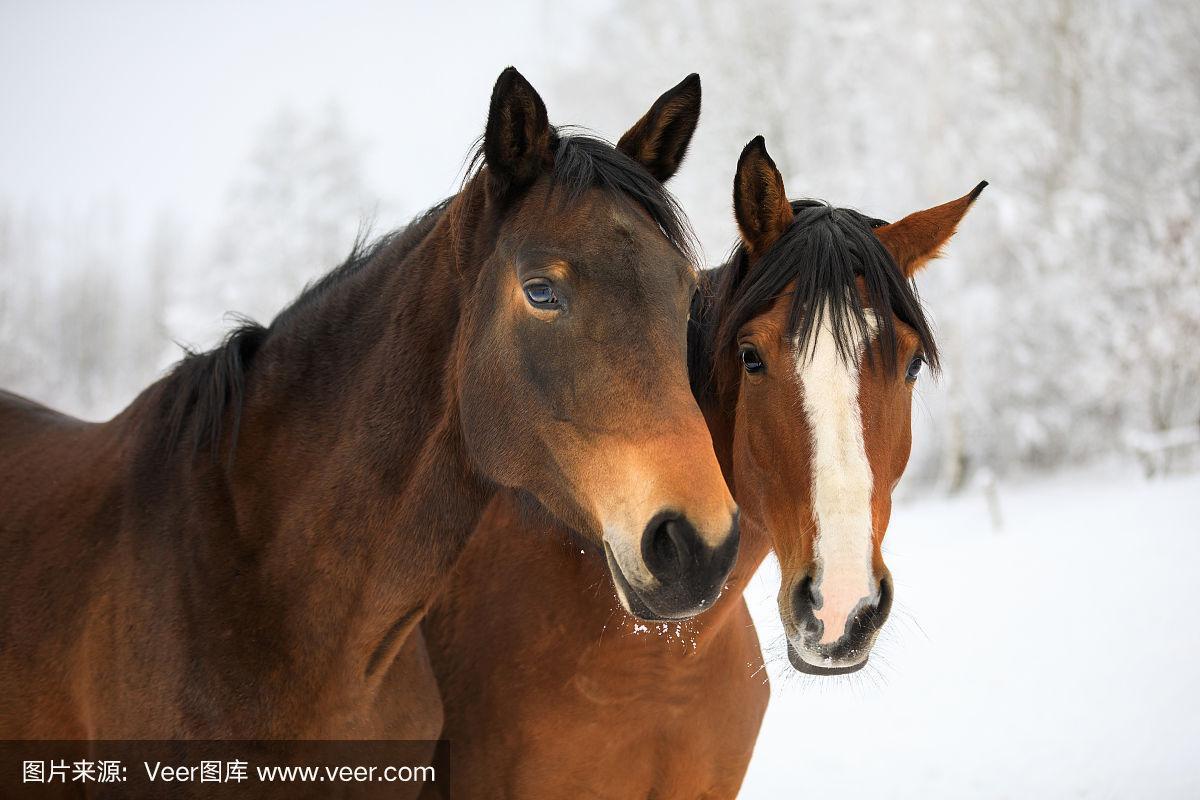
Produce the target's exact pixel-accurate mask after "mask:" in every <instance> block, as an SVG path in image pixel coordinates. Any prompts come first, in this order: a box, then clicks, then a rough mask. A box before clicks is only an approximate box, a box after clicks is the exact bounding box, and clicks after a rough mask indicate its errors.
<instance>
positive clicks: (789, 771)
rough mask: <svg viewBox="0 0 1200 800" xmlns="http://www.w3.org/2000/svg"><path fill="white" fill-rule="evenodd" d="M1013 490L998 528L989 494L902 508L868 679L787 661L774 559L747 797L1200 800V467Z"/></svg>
mask: <svg viewBox="0 0 1200 800" xmlns="http://www.w3.org/2000/svg"><path fill="white" fill-rule="evenodd" d="M999 499H1000V512H1001V519H1002V525H1001V527H1000V528H999V529H996V528H995V527H994V526H993V525H992V523H991V522H990V520H989V514H988V510H987V505H986V502H985V499H984V497H983V495H982V494H980V493H971V494H968V495H965V496H962V497H959V498H954V499H949V500H947V499H944V498H940V499H932V500H915V501H913V502H908V503H903V504H897V506H896V508H895V511H894V513H893V519H892V525H891V529H890V530H889V533H888V538H887V540H886V542H885V548H886V550H885V553H886V560H887V562H888V565H889V567H890V568H891V570H892V574H893V576H894V578H895V582H896V607H895V609H894V610H893V613H892V619H891V620H890V621H889V622H888V627H887V629H886V631H885V633H884V634H883V636H882V637H881V640H880V642H879V644H878V645H877V648H876V652H875V654H873V655H872V658H871V664H870V665H868V667H867V669H865V670H864V671H863V672H860V673H858V674H857V675H852V676H847V677H843V678H824V679H818V678H813V677H808V676H804V675H801V674H799V673H795V672H792V671H790V668H789V667H788V665H787V661H786V657H785V655H784V651H783V638H782V630H781V628H780V625H779V621H778V616H777V612H776V608H775V591H776V589H777V587H778V570H777V568H776V567H775V565H774V563H773V562H772V563H770V564H768V565H767V566H765V567H764V569H763V570H762V571H761V572H760V573H759V575H758V576H757V577H756V578H755V581H754V583H753V584H752V586H751V588H750V591H749V592H748V593H747V597H748V599H749V600H750V604H751V609H752V612H753V614H754V617H755V620H756V622H757V624H758V629H759V635H760V637H761V638H762V641H763V644H764V649H765V650H766V652H767V654H768V659H769V662H770V663H769V670H770V675H771V681H772V698H771V706H770V709H769V711H768V712H767V717H766V720H765V722H764V724H763V730H762V735H761V736H760V738H759V741H758V746H757V749H756V751H755V754H754V760H753V762H752V763H751V765H750V771H749V774H748V775H747V778H746V782H745V785H744V788H743V791H742V795H741V796H742V797H745V798H782V797H808V798H818V797H845V798H850V797H889V798H890V797H922V798H927V797H953V798H963V797H988V798H992V797H997V798H998V797H1013V798H1031V797H1039V798H1040V797H1052V798H1063V797H1098V798H1108V797H1122V798H1123V797H1135V798H1148V797H1155V798H1161V797H1200V635H1198V632H1200V619H1198V613H1200V596H1198V594H1200V581H1198V580H1197V576H1200V476H1197V475H1193V476H1183V477H1174V478H1168V479H1165V480H1158V481H1152V482H1146V481H1144V480H1143V479H1141V478H1139V477H1136V476H1113V475H1112V474H1108V475H1103V476H1095V475H1088V474H1075V475H1073V476H1069V477H1064V478H1054V479H1047V480H1042V481H1039V482H1031V483H1027V484H1024V485H1020V486H1008V487H1004V486H1002V487H1001V488H1000V490H999Z"/></svg>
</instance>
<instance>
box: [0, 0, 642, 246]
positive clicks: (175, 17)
mask: <svg viewBox="0 0 1200 800" xmlns="http://www.w3.org/2000/svg"><path fill="white" fill-rule="evenodd" d="M601 7H602V5H601ZM590 8H592V9H593V11H592V12H590V13H593V14H594V13H598V12H597V11H595V9H596V8H597V6H596V5H594V4H593V5H591V6H590ZM568 13H569V15H570V16H568ZM547 14H550V15H557V16H551V17H550V19H546V17H545V15H547ZM584 17H586V15H584ZM584 22H585V19H584V18H581V17H580V15H579V13H578V12H577V11H575V10H571V11H570V12H567V11H563V10H561V7H558V8H557V9H556V6H555V5H554V4H551V3H547V2H545V0H522V1H520V2H511V0H509V1H508V2H498V3H465V2H444V1H443V2H424V3H422V2H391V3H385V2H367V1H366V0H356V1H355V2H337V3H308V2H280V1H278V0H272V1H270V2H224V0H221V1H220V2H213V1H211V0H208V1H206V2H189V3H183V2H166V1H164V2H150V1H149V0H144V1H142V2H138V1H136V0H121V1H120V2H116V1H114V0H92V1H91V2H74V1H73V0H71V1H67V0H49V1H47V0H29V1H26V2H14V0H0V108H2V109H3V113H0V201H6V202H9V203H15V204H17V206H18V207H20V206H23V205H26V204H30V205H34V206H36V207H38V208H42V209H45V210H49V211H51V212H54V211H56V210H71V209H78V208H86V207H89V206H92V205H96V204H103V205H105V206H109V205H115V206H116V207H117V208H119V209H120V210H121V212H122V214H123V217H124V219H125V224H126V226H127V227H129V228H131V229H133V230H134V231H137V230H138V229H140V228H141V227H142V226H143V225H145V224H146V223H147V222H148V221H149V220H150V219H151V218H153V216H154V215H155V214H156V213H157V212H158V211H159V210H162V209H169V210H171V211H172V212H174V213H175V214H176V215H177V216H179V217H180V218H181V220H182V221H184V222H185V224H188V226H189V227H193V229H195V226H199V225H203V224H206V223H208V222H210V221H211V220H212V219H213V218H214V217H215V212H216V210H217V209H218V208H219V205H220V203H221V202H222V199H223V197H224V196H225V194H224V193H225V192H226V190H227V188H228V186H229V185H230V183H231V182H232V180H233V178H234V176H235V175H236V173H237V171H238V169H239V168H240V167H241V166H242V164H243V163H244V162H245V159H246V157H247V156H248V154H249V152H250V149H251V146H252V144H253V142H254V139H255V135H256V133H257V132H258V131H259V130H260V129H261V128H262V126H263V124H264V123H265V121H266V120H267V119H269V118H270V117H272V116H273V115H274V114H275V113H276V112H277V111H278V110H279V109H280V108H282V107H285V106H286V107H291V108H294V109H299V110H302V111H303V110H314V109H317V108H319V107H321V106H323V105H326V104H328V103H330V102H334V103H336V104H337V105H338V106H339V107H340V109H341V110H342V112H343V114H344V118H345V123H346V127H347V128H348V130H349V131H350V133H351V134H352V135H353V136H355V137H358V138H359V139H362V140H365V142H366V144H367V147H366V148H365V163H366V165H367V168H368V173H369V178H370V180H371V183H372V185H374V186H375V187H377V188H378V189H379V190H380V191H381V192H382V193H383V194H384V195H385V198H386V200H388V201H389V204H390V205H395V206H396V207H397V208H399V209H400V210H402V211H403V212H405V213H410V212H414V211H417V210H419V209H421V208H424V207H425V206H427V205H430V204H432V203H433V202H435V201H436V200H438V199H440V198H441V197H443V196H445V195H446V194H447V193H449V192H450V191H452V189H453V187H454V185H455V183H456V179H457V177H458V171H459V167H460V166H461V163H462V159H463V156H464V154H465V153H466V151H467V150H468V148H469V147H470V145H471V143H472V142H473V141H474V139H475V137H476V136H478V135H479V133H480V132H481V131H482V128H483V122H484V119H485V117H486V112H487V102H488V96H489V93H490V91H491V86H492V83H493V81H494V80H495V78H496V76H497V75H498V74H499V72H500V70H501V69H503V68H504V67H505V66H507V65H508V64H510V63H511V64H515V65H516V66H517V67H518V68H519V69H521V70H522V72H523V73H525V75H526V76H527V77H529V78H530V80H531V81H532V82H533V83H534V85H535V86H538V87H539V89H540V90H541V91H542V92H543V96H546V99H547V104H548V105H549V106H550V107H551V108H553V107H554V106H553V98H552V97H551V96H549V95H548V93H547V92H548V91H549V90H551V88H552V82H551V81H550V79H549V78H550V76H549V74H548V73H549V71H550V70H551V69H552V68H553V66H552V61H551V59H549V58H547V57H546V54H547V53H548V52H551V51H552V52H553V53H554V55H555V58H556V59H557V61H556V62H553V63H559V64H561V63H563V60H564V56H567V57H568V58H569V52H570V50H571V47H570V42H566V41H563V38H562V36H563V30H564V29H565V30H567V31H568V32H569V31H571V30H582V28H583V26H584ZM551 30H555V31H556V32H557V33H556V35H555V36H553V37H550V34H549V32H550V31H551ZM548 38H553V41H547V39H548ZM552 116H553V114H552ZM609 133H610V135H614V134H612V132H609ZM616 133H619V132H616Z"/></svg>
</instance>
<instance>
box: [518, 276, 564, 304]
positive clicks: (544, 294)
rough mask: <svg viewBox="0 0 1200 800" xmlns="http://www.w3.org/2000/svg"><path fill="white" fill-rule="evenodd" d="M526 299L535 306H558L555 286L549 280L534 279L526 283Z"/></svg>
mask: <svg viewBox="0 0 1200 800" xmlns="http://www.w3.org/2000/svg"><path fill="white" fill-rule="evenodd" d="M525 299H527V300H528V301H529V303H530V305H532V306H533V307H534V308H555V307H557V306H558V295H557V294H555V293H554V287H553V286H551V285H550V284H549V282H547V281H543V280H534V281H530V282H529V283H527V284H525Z"/></svg>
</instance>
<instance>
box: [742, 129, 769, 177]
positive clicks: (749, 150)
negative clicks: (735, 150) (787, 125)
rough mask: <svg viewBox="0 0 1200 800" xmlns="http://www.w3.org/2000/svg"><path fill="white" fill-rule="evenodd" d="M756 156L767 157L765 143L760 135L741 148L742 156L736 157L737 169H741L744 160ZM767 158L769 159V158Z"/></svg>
mask: <svg viewBox="0 0 1200 800" xmlns="http://www.w3.org/2000/svg"><path fill="white" fill-rule="evenodd" d="M756 154H762V155H767V143H766V140H765V139H764V138H763V137H762V134H759V135H758V136H755V137H754V138H753V139H751V140H750V141H748V142H746V146H745V147H743V148H742V154H741V155H740V156H738V168H739V169H740V168H741V166H742V164H744V163H745V162H746V159H748V158H749V157H750V156H752V155H756ZM767 157H768V158H770V156H767Z"/></svg>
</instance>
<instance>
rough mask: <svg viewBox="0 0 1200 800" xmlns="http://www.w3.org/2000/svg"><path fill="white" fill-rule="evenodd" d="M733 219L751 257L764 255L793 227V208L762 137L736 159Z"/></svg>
mask: <svg viewBox="0 0 1200 800" xmlns="http://www.w3.org/2000/svg"><path fill="white" fill-rule="evenodd" d="M733 215H734V217H735V218H736V219H737V224H738V230H740V231H741V234H742V241H743V242H745V244H746V249H747V250H749V252H750V255H751V256H752V257H757V256H761V255H762V254H763V253H765V252H766V251H767V249H768V248H769V247H770V246H771V245H773V244H775V240H777V239H778V238H779V237H780V236H782V235H783V232H784V231H786V230H787V229H788V226H789V225H791V224H792V218H793V216H794V215H793V213H792V204H791V203H789V202H788V198H787V191H786V190H785V189H784V188H783V176H782V175H780V174H779V170H778V169H777V168H776V166H775V162H774V161H772V160H771V156H770V154H769V153H768V152H767V146H766V143H765V142H764V141H763V137H761V136H755V137H754V138H753V139H751V140H750V143H749V144H747V145H746V146H745V147H744V148H743V149H742V155H741V156H740V157H739V158H738V163H737V174H736V175H735V176H734V178H733Z"/></svg>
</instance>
